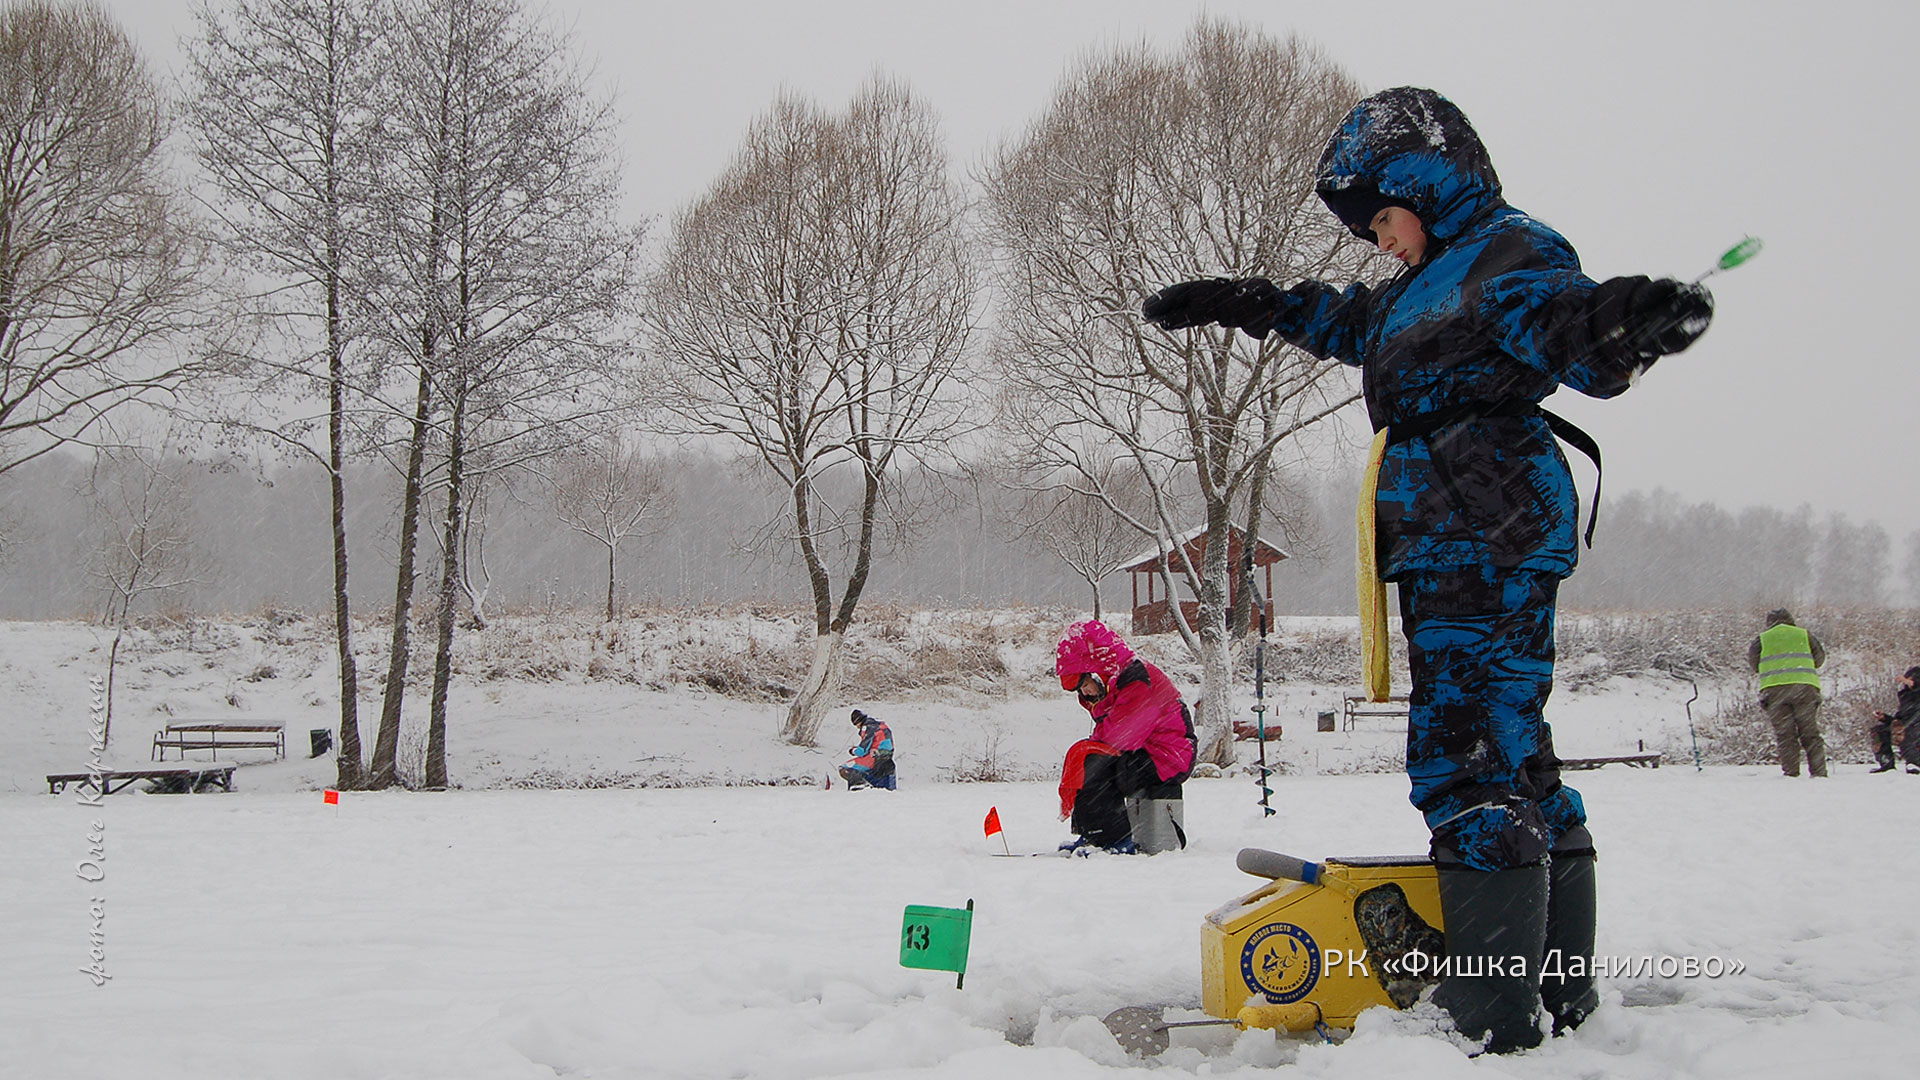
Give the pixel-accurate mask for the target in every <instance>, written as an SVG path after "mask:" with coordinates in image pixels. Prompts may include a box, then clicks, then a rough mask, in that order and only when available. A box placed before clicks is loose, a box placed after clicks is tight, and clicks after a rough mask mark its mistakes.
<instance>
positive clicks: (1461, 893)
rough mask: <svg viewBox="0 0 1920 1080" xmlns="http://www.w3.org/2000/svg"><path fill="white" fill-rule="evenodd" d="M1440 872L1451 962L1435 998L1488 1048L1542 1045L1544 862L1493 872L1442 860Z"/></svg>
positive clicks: (1496, 1051)
mask: <svg viewBox="0 0 1920 1080" xmlns="http://www.w3.org/2000/svg"><path fill="white" fill-rule="evenodd" d="M1439 877H1440V917H1441V920H1442V921H1443V922H1444V923H1445V924H1446V927H1445V928H1446V935H1447V965H1448V967H1447V977H1446V978H1444V979H1442V980H1440V985H1439V986H1437V987H1435V988H1434V991H1433V1002H1434V1004H1436V1005H1438V1006H1440V1007H1441V1008H1443V1009H1445V1010H1446V1011H1447V1013H1448V1015H1450V1016H1452V1017H1453V1024H1454V1027H1455V1028H1457V1029H1458V1030H1459V1031H1460V1033H1461V1034H1462V1035H1465V1036H1466V1037H1467V1038H1469V1039H1474V1040H1478V1041H1481V1042H1483V1043H1484V1044H1485V1046H1486V1048H1487V1051H1488V1052H1489V1053H1494V1054H1505V1053H1510V1052H1512V1051H1515V1050H1526V1049H1529V1048H1531V1047H1535V1046H1539V1045H1540V960H1541V956H1542V954H1543V953H1544V951H1545V949H1546V940H1547V865H1546V864H1545V863H1544V862H1543V863H1539V864H1536V865H1534V866H1523V867H1520V868H1518V869H1514V870H1496V871H1491V872H1489V871H1484V870H1469V869H1466V868H1465V867H1460V866H1441V867H1440V868H1439ZM1463 972H1464V974H1462V973H1463Z"/></svg>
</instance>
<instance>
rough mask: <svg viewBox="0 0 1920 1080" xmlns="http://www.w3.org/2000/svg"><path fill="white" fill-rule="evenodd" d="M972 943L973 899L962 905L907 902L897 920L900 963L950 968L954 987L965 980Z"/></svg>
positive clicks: (933, 968) (911, 965) (932, 968)
mask: <svg viewBox="0 0 1920 1080" xmlns="http://www.w3.org/2000/svg"><path fill="white" fill-rule="evenodd" d="M972 942H973V901H972V900H968V901H967V906H966V907H964V908H946V907H926V906H923V905H920V904H908V905H907V911H906V915H905V917H904V918H903V919H902V920H901V923H900V966H901V967H910V968H925V969H927V970H930V971H951V972H955V973H957V974H958V975H959V979H958V980H956V981H955V982H954V984H953V985H954V986H955V987H956V988H958V987H960V986H962V985H964V984H965V983H966V981H967V947H968V946H969V945H971V944H972Z"/></svg>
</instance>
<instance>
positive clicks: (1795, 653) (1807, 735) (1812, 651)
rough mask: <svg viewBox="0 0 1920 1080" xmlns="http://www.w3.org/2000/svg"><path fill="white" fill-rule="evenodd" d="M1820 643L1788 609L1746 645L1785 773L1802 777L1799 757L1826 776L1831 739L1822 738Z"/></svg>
mask: <svg viewBox="0 0 1920 1080" xmlns="http://www.w3.org/2000/svg"><path fill="white" fill-rule="evenodd" d="M1826 660H1827V650H1826V649H1824V648H1822V647H1821V646H1820V639H1819V638H1817V637H1814V636H1813V635H1812V634H1811V633H1809V632H1807V631H1806V630H1803V629H1801V628H1800V627H1798V626H1796V625H1794V622H1793V616H1792V614H1790V613H1789V612H1788V611H1787V609H1785V608H1775V609H1774V610H1772V611H1770V612H1768V613H1767V628H1766V629H1765V630H1762V631H1761V632H1760V636H1759V637H1757V638H1755V639H1753V644H1752V645H1749V646H1748V647H1747V663H1749V664H1751V665H1752V666H1753V670H1755V671H1757V672H1759V673H1760V707H1761V708H1762V709H1764V710H1766V713H1767V720H1768V721H1770V722H1771V723H1772V724H1773V740H1774V743H1775V745H1777V746H1778V747H1779V748H1780V771H1781V772H1783V773H1786V774H1787V775H1788V776H1799V775H1800V754H1801V752H1802V751H1805V752H1806V755H1807V771H1808V772H1809V773H1811V774H1812V775H1814V776H1825V775H1827V741H1826V740H1825V739H1823V738H1821V736H1820V676H1819V674H1818V673H1817V672H1816V671H1815V670H1814V669H1815V668H1818V667H1819V666H1820V665H1821V664H1824V663H1826Z"/></svg>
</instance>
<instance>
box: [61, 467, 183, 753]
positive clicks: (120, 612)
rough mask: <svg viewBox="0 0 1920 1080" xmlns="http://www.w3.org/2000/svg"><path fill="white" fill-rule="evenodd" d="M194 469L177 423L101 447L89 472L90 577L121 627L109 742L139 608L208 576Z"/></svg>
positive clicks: (112, 663) (112, 621) (113, 655)
mask: <svg viewBox="0 0 1920 1080" xmlns="http://www.w3.org/2000/svg"><path fill="white" fill-rule="evenodd" d="M187 467H188V466H187V462H186V459H185V458H183V457H182V456H181V455H180V454H179V453H178V452H177V450H176V448H175V446H174V441H173V433H172V430H171V429H169V430H168V431H167V433H166V434H165V435H164V436H163V437H161V438H160V439H158V440H156V441H155V442H154V443H153V444H152V445H139V444H132V443H129V444H122V445H105V446H101V447H99V448H97V449H96V450H95V452H94V459H93V468H92V470H91V471H89V473H88V474H87V481H86V488H85V495H86V497H87V499H88V506H89V510H90V517H91V518H92V519H93V521H92V531H93V533H94V543H93V545H92V560H91V562H90V564H89V566H88V576H89V577H90V578H92V579H93V580H94V581H95V582H96V583H97V584H98V585H99V587H100V590H101V593H102V596H103V599H104V602H105V603H104V609H103V610H102V612H101V618H100V621H101V622H102V623H104V624H106V625H108V626H111V627H113V628H114V633H113V645H112V647H111V648H109V649H108V650H107V700H106V719H105V722H104V724H103V732H102V734H101V737H100V741H101V742H102V744H105V743H107V742H108V741H110V740H111V738H112V735H113V690H114V675H115V673H116V671H117V669H118V666H119V662H120V643H121V640H122V639H123V638H124V637H125V636H126V633H127V628H128V627H129V626H130V625H131V624H132V619H133V610H134V606H135V605H136V604H138V603H140V602H141V601H142V600H143V599H145V598H147V597H148V596H150V595H153V594H163V593H170V592H173V591H175V590H177V589H181V588H184V587H186V586H188V585H191V584H193V583H194V582H195V581H197V580H199V577H200V573H201V565H200V561H199V558H198V555H197V552H196V550H195V548H194V546H193V506H192V496H191V494H190V488H189V483H188V479H187V476H186V470H187Z"/></svg>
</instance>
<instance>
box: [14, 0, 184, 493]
mask: <svg viewBox="0 0 1920 1080" xmlns="http://www.w3.org/2000/svg"><path fill="white" fill-rule="evenodd" d="M166 113H167V105H166V102H165V100H164V99H163V97H162V95H161V92H160V89H159V87H158V86H157V85H156V84H155V82H154V79H153V77H152V76H151V74H150V73H149V72H148V70H147V67H146V64H145V62H144V61H143V60H142V59H141V56H140V54H139V52H138V50H137V49H136V48H135V47H134V44H133V42H132V40H131V39H129V38H128V37H127V35H126V33H125V32H124V31H122V30H121V29H120V27H119V25H118V24H117V23H115V22H114V20H113V18H112V17H111V16H109V15H108V14H107V12H106V10H105V9H104V8H102V7H101V6H100V5H99V4H96V3H87V2H70V3H50V2H46V0H25V2H20V3H10V4H8V5H7V6H6V7H5V8H0V473H4V472H6V471H7V470H9V469H12V468H14V467H16V466H18V465H20V464H22V463H23V462H27V461H31V460H33V459H34V458H37V457H39V456H40V455H42V454H45V453H47V452H48V451H50V450H52V449H54V448H55V447H58V446H60V445H62V444H65V443H69V442H75V441H79V442H85V441H87V440H88V439H89V438H90V436H91V434H92V433H93V432H94V431H95V430H96V429H97V428H98V427H99V425H100V423H101V421H102V419H103V418H104V417H106V416H107V415H108V414H109V413H111V412H112V411H113V410H115V409H117V408H119V407H120V406H122V405H125V404H127V403H129V402H132V401H136V400H142V399H145V400H149V401H163V400H165V398H166V396H167V395H169V394H171V393H173V392H174V391H175V390H177V389H178V388H179V387H180V386H181V385H183V384H184V383H186V382H187V381H188V380H190V379H191V378H192V377H193V376H194V375H196V374H197V373H198V372H199V371H200V370H201V365H200V363H199V362H198V361H197V360H196V359H194V357H193V355H192V353H191V352H190V351H185V350H181V351H175V350H163V349H162V348H160V346H162V345H163V344H165V343H167V341H168V339H169V338H171V337H173V336H175V335H177V334H181V333H183V332H184V331H186V330H188V329H189V328H190V327H191V326H192V325H194V323H195V322H196V321H197V320H196V317H195V316H194V314H193V313H192V312H191V310H190V303H191V301H192V300H193V297H194V295H195V293H196V288H195V280H194V279H195V273H196V269H197V267H198V266H199V265H200V262H201V252H202V250H203V247H204V245H202V244H200V243H199V242H198V241H197V240H196V239H194V237H193V236H192V233H191V230H190V229H189V228H188V226H187V221H188V218H187V214H186V207H185V206H184V204H183V202H182V200H181V197H180V195H179V194H178V191H177V187H176V185H175V182H174V179H173V177H172V176H171V175H170V173H169V171H168V168H167V157H166V150H165V140H166V136H167V122H166Z"/></svg>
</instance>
